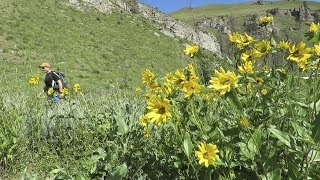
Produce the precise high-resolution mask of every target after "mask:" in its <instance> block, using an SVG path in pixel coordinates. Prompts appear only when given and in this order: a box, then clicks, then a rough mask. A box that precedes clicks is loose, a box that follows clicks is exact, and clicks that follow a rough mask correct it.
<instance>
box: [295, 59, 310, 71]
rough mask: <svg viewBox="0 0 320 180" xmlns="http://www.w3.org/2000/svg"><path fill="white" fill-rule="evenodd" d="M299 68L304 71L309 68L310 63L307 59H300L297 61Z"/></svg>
mask: <svg viewBox="0 0 320 180" xmlns="http://www.w3.org/2000/svg"><path fill="white" fill-rule="evenodd" d="M298 65H299V68H300V69H302V71H305V70H307V69H308V68H309V66H310V64H309V63H308V60H307V59H302V60H301V61H299V62H298Z"/></svg>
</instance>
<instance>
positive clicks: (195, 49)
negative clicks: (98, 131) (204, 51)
mask: <svg viewBox="0 0 320 180" xmlns="http://www.w3.org/2000/svg"><path fill="white" fill-rule="evenodd" d="M198 51H199V46H198V45H196V44H192V45H191V46H187V47H186V49H185V50H183V52H184V53H185V54H186V55H187V56H189V57H193V56H194V55H195V54H196V53H197V52H198Z"/></svg>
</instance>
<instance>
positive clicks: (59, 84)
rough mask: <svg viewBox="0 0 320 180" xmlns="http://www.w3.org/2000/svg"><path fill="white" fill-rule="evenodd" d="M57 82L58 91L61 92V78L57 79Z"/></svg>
mask: <svg viewBox="0 0 320 180" xmlns="http://www.w3.org/2000/svg"><path fill="white" fill-rule="evenodd" d="M57 83H58V88H59V93H62V90H63V86H62V81H61V79H59V80H58V81H57Z"/></svg>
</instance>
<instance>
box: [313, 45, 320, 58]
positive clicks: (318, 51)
mask: <svg viewBox="0 0 320 180" xmlns="http://www.w3.org/2000/svg"><path fill="white" fill-rule="evenodd" d="M314 54H315V55H316V56H320V43H319V44H318V45H316V44H315V45H314Z"/></svg>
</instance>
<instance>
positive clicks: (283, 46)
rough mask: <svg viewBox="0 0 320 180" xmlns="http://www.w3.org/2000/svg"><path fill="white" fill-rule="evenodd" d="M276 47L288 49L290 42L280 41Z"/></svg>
mask: <svg viewBox="0 0 320 180" xmlns="http://www.w3.org/2000/svg"><path fill="white" fill-rule="evenodd" d="M277 47H278V48H280V49H289V47H290V43H289V42H288V41H280V42H279V44H278V46H277Z"/></svg>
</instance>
